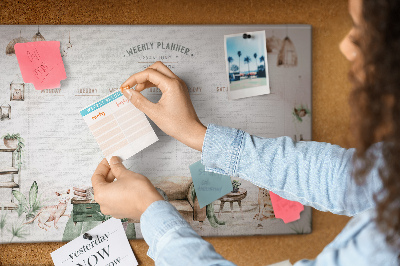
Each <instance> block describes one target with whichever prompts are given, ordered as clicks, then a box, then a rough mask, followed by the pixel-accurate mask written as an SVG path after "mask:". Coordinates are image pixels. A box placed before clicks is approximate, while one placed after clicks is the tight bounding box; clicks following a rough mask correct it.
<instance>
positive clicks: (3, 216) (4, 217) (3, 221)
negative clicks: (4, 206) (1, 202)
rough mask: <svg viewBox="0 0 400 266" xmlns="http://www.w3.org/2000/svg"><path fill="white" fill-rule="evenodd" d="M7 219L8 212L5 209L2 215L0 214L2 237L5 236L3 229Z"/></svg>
mask: <svg viewBox="0 0 400 266" xmlns="http://www.w3.org/2000/svg"><path fill="white" fill-rule="evenodd" d="M6 219H7V212H5V211H4V210H2V211H1V216H0V232H1V237H3V231H4V227H5V226H6Z"/></svg>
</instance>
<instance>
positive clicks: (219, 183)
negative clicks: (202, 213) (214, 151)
mask: <svg viewBox="0 0 400 266" xmlns="http://www.w3.org/2000/svg"><path fill="white" fill-rule="evenodd" d="M189 168H190V173H191V174H192V180H193V185H194V189H195V191H196V196H197V199H198V200H199V205H200V208H203V207H204V206H206V205H208V204H210V203H211V202H213V201H214V200H217V199H219V198H220V197H222V196H225V195H226V194H228V193H229V192H231V191H232V189H233V188H232V182H231V177H230V176H226V175H220V174H216V173H212V172H207V171H206V170H205V167H204V165H202V164H201V162H200V161H198V162H195V163H194V164H192V165H190V166H189Z"/></svg>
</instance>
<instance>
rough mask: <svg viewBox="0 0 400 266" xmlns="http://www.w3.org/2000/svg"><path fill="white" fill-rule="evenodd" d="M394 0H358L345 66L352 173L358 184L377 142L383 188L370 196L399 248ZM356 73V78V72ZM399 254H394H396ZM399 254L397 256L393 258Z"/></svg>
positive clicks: (397, 21)
mask: <svg viewBox="0 0 400 266" xmlns="http://www.w3.org/2000/svg"><path fill="white" fill-rule="evenodd" d="M399 16H400V1H399V0H363V4H362V22H363V23H362V24H361V25H360V26H361V34H360V36H361V38H359V39H358V40H355V43H356V45H357V46H358V47H359V49H360V52H361V58H362V59H361V61H362V63H361V64H360V65H359V66H358V68H357V66H354V68H353V69H352V70H351V71H350V73H349V76H350V80H351V81H352V84H353V87H354V90H353V92H352V94H351V97H350V105H351V108H352V115H353V116H352V117H353V118H354V121H353V122H354V123H353V125H352V129H353V132H354V136H355V139H356V148H357V149H356V150H357V151H356V156H354V159H355V161H357V162H362V163H361V164H355V165H358V166H356V169H355V171H354V177H355V179H356V181H357V182H358V183H359V184H361V183H362V182H363V181H364V180H365V179H366V176H367V174H368V173H369V172H370V170H371V169H372V168H373V166H374V163H375V162H376V159H377V158H376V156H371V153H370V152H367V151H368V149H369V148H370V147H371V145H372V144H374V143H376V142H377V141H382V158H383V160H384V166H383V167H381V168H380V169H379V175H380V178H381V180H382V184H383V188H382V190H381V191H379V192H378V193H377V194H376V195H375V196H374V200H375V202H376V209H377V216H376V218H375V219H376V222H377V224H378V227H379V229H380V231H381V232H382V233H383V234H385V236H386V241H387V243H388V244H389V245H390V246H392V247H393V248H395V250H400V18H399ZM360 70H361V73H362V75H361V76H362V77H361V78H360V74H359V73H360V72H359V71H360ZM399 256H400V255H399ZM399 258H400V257H399Z"/></svg>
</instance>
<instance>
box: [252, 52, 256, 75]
mask: <svg viewBox="0 0 400 266" xmlns="http://www.w3.org/2000/svg"><path fill="white" fill-rule="evenodd" d="M253 56H254V63H256V72H257V53H254V54H253Z"/></svg>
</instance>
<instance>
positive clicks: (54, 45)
mask: <svg viewBox="0 0 400 266" xmlns="http://www.w3.org/2000/svg"><path fill="white" fill-rule="evenodd" d="M14 49H15V55H16V56H17V60H18V64H19V68H20V70H21V74H22V77H23V79H24V82H25V83H33V85H34V86H35V89H37V90H44V89H54V88H59V87H60V86H61V85H60V81H61V80H64V79H66V78H67V75H66V73H65V69H64V63H63V61H62V58H61V54H60V42H57V41H42V42H27V43H16V44H15V45H14Z"/></svg>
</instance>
